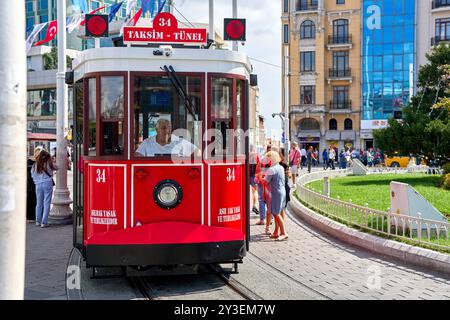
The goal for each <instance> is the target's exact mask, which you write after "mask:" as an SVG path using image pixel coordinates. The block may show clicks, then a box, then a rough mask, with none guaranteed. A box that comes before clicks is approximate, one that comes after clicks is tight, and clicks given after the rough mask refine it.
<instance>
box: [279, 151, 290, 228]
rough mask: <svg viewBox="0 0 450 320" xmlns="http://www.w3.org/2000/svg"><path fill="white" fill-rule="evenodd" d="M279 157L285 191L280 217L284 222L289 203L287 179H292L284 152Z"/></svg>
mask: <svg viewBox="0 0 450 320" xmlns="http://www.w3.org/2000/svg"><path fill="white" fill-rule="evenodd" d="M280 157H281V161H280V165H281V166H282V167H283V169H284V188H285V190H286V199H285V202H284V206H283V210H282V211H281V217H282V218H283V221H284V220H285V219H286V209H287V205H288V203H289V201H291V187H290V186H289V179H291V178H292V172H291V170H290V168H289V166H288V164H287V163H286V159H285V156H284V150H281V154H280Z"/></svg>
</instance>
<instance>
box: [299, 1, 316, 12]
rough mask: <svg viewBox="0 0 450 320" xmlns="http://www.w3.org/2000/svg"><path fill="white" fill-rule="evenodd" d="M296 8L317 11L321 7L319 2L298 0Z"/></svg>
mask: <svg viewBox="0 0 450 320" xmlns="http://www.w3.org/2000/svg"><path fill="white" fill-rule="evenodd" d="M295 9H296V10H297V11H315V10H318V9H319V5H318V4H312V3H307V4H305V3H300V2H297V5H296V6H295Z"/></svg>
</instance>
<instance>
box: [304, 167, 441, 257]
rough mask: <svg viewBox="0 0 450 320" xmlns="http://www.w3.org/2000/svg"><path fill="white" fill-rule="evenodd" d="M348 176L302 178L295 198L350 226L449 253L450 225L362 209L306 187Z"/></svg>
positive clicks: (323, 174)
mask: <svg viewBox="0 0 450 320" xmlns="http://www.w3.org/2000/svg"><path fill="white" fill-rule="evenodd" d="M350 173H351V171H350V170H336V171H332V172H330V171H327V172H326V171H320V172H314V173H311V174H306V175H303V176H301V177H300V179H299V180H300V181H301V182H299V183H298V184H297V186H296V191H297V196H298V198H299V199H300V200H301V201H302V202H303V203H305V204H306V205H308V206H309V207H311V208H312V209H313V210H315V211H319V212H320V213H323V214H325V215H327V216H330V217H333V218H335V219H337V220H340V221H344V222H345V223H347V224H350V225H352V226H357V227H359V228H362V229H365V230H369V231H374V232H376V233H379V234H384V235H386V236H389V237H394V238H399V239H403V240H408V241H410V242H413V243H419V244H425V245H427V246H430V247H433V248H436V249H444V250H446V251H450V242H449V229H450V224H449V223H445V222H441V221H434V220H428V219H423V218H417V217H410V216H406V215H400V214H393V213H390V212H384V211H380V210H375V209H370V208H369V207H368V205H367V204H366V206H365V207H363V206H359V205H355V204H353V203H351V202H344V201H341V200H339V199H332V198H330V197H328V196H326V195H323V194H321V192H317V191H316V190H311V189H308V188H307V187H306V184H308V183H309V182H312V181H316V180H320V179H323V178H324V177H330V178H334V177H340V176H346V175H348V174H350ZM419 216H420V213H419Z"/></svg>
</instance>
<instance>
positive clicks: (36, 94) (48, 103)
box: [27, 89, 56, 117]
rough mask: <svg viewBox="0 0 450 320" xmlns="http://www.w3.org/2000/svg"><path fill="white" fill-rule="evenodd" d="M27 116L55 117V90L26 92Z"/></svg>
mask: <svg viewBox="0 0 450 320" xmlns="http://www.w3.org/2000/svg"><path fill="white" fill-rule="evenodd" d="M27 116H28V117H42V116H56V89H42V90H31V91H28V92H27Z"/></svg>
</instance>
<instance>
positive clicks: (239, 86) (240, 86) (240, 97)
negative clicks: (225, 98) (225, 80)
mask: <svg viewBox="0 0 450 320" xmlns="http://www.w3.org/2000/svg"><path fill="white" fill-rule="evenodd" d="M244 83H245V82H244V81H242V80H237V81H236V135H235V136H236V154H237V155H245V135H244V132H243V130H242V129H243V128H244V127H243V124H242V121H243V117H242V114H243V111H244V110H243V108H244V106H245V101H244V97H245V94H244V88H245V86H244Z"/></svg>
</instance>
